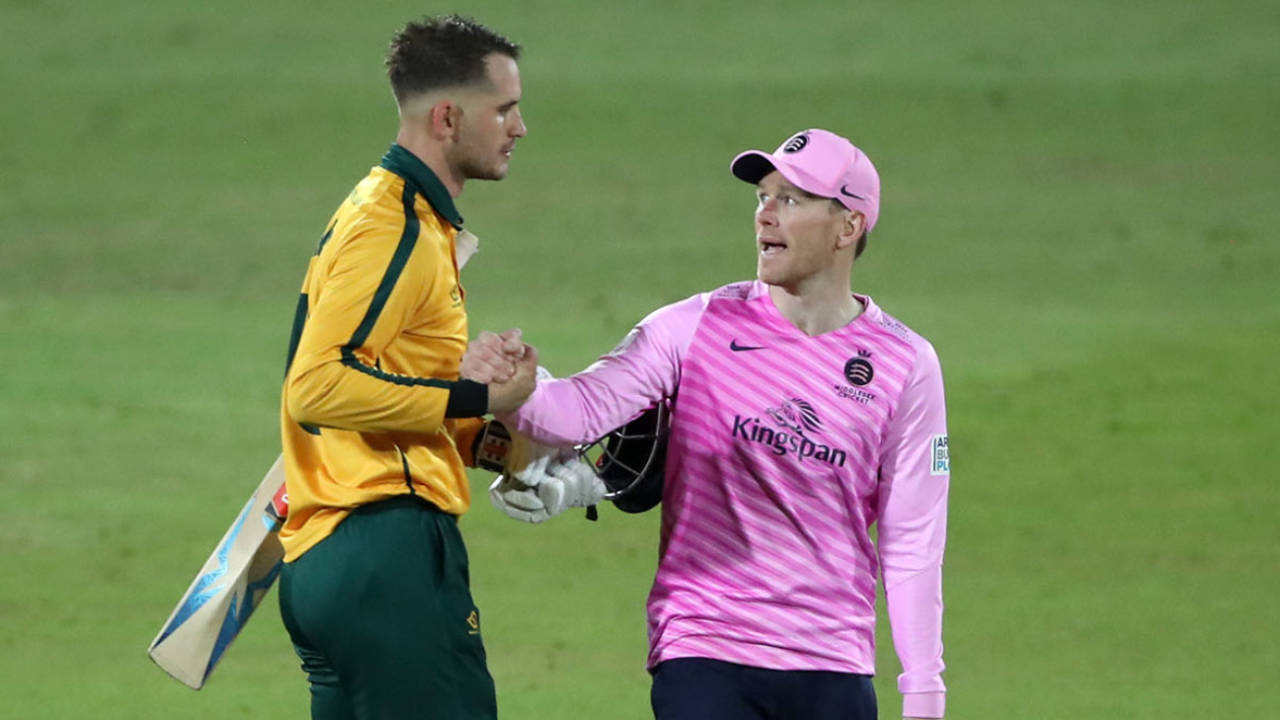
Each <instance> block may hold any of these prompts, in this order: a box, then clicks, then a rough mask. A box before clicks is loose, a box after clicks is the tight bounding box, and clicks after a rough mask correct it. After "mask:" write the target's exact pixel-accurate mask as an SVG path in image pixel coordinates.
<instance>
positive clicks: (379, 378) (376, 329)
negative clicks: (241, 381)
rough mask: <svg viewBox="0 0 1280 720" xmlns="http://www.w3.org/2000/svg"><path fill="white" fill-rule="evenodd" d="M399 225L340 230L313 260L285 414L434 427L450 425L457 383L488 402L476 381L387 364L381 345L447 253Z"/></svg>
mask: <svg viewBox="0 0 1280 720" xmlns="http://www.w3.org/2000/svg"><path fill="white" fill-rule="evenodd" d="M392 230H393V228H387V229H386V230H369V231H366V232H363V233H359V234H357V235H353V236H351V237H349V238H344V239H340V238H336V237H335V238H334V239H333V240H332V241H330V242H331V244H332V245H333V247H331V248H328V249H329V250H331V251H332V255H331V256H330V253H322V254H321V255H319V256H318V257H316V258H314V259H313V263H314V265H313V267H312V269H311V271H310V272H309V273H308V278H307V284H306V287H305V292H307V294H308V296H309V299H308V303H309V312H308V317H307V319H306V323H305V325H304V327H303V330H302V334H301V336H300V337H299V339H298V348H297V351H296V354H295V355H294V359H293V362H292V364H291V365H290V368H289V374H288V377H286V379H285V402H286V405H287V408H288V412H289V415H290V416H291V417H292V418H293V419H294V420H295V421H297V422H299V423H302V424H304V425H311V426H319V427H333V428H340V429H343V430H355V431H361V432H388V431H409V432H421V433H430V432H435V431H437V430H438V429H440V428H441V427H442V426H443V423H444V418H445V410H446V408H447V407H448V406H449V402H450V394H451V392H452V391H454V390H455V388H458V387H459V386H464V387H462V388H460V390H459V394H460V395H467V396H468V397H471V396H473V395H474V394H475V393H476V392H479V393H481V394H482V395H483V396H484V398H485V400H487V388H485V387H484V386H482V385H478V384H476V383H471V382H469V381H461V382H457V381H454V380H452V379H446V378H440V377H417V376H415V375H414V374H412V373H400V374H396V373H391V372H385V371H384V370H383V369H382V363H381V358H382V357H383V355H384V352H385V351H386V349H387V347H388V346H389V345H390V344H391V343H392V342H393V341H395V340H396V338H397V337H398V336H400V334H401V333H402V332H403V331H404V329H405V328H406V327H408V326H409V323H410V321H411V320H412V318H413V316H414V315H415V313H417V312H418V307H419V306H420V305H421V304H422V302H423V299H424V298H425V297H427V295H428V293H429V291H430V285H431V283H432V282H434V281H435V280H436V275H437V272H438V271H439V268H438V267H432V264H433V263H438V262H439V260H440V258H436V257H434V256H433V253H431V252H430V248H429V247H428V246H427V245H428V244H427V243H422V242H416V241H412V240H410V241H407V240H406V239H405V238H404V237H403V236H402V235H401V233H399V232H398V230H397V231H394V232H393V231H392ZM410 370H412V368H410ZM453 377H456V369H455V372H454V374H453ZM472 399H474V398H472ZM455 401H456V398H455ZM483 402H484V401H482V403H481V406H480V412H478V413H476V414H481V413H482V412H483ZM470 404H471V405H474V403H470Z"/></svg>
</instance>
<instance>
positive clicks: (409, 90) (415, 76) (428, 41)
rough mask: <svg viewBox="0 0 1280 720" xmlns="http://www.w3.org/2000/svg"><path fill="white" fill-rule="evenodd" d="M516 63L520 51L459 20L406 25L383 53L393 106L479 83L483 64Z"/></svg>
mask: <svg viewBox="0 0 1280 720" xmlns="http://www.w3.org/2000/svg"><path fill="white" fill-rule="evenodd" d="M493 53H501V54H503V55H506V56H507V57H509V58H511V59H512V60H519V59H520V46H519V45H517V44H515V43H513V42H511V41H510V40H508V39H507V38H505V37H503V36H502V35H499V34H498V33H496V32H494V31H493V30H491V29H489V28H487V27H485V26H484V25H481V24H480V23H478V22H476V21H475V20H472V19H471V18H468V17H463V16H461V15H441V16H438V17H429V18H424V19H423V20H420V21H417V22H411V23H409V24H407V25H405V26H404V28H403V29H401V30H400V32H398V33H396V35H395V37H393V38H391V47H390V48H388V50H387V77H388V78H389V79H390V80H391V91H392V92H393V93H395V96H396V102H397V103H401V104H403V103H404V101H405V100H407V99H408V98H411V97H413V96H415V95H421V94H422V93H426V92H430V91H432V90H436V89H439V88H447V87H458V86H461V85H471V84H474V83H478V82H482V81H484V80H485V78H486V77H487V76H486V75H485V66H484V59H485V58H486V57H488V56H489V55H491V54H493Z"/></svg>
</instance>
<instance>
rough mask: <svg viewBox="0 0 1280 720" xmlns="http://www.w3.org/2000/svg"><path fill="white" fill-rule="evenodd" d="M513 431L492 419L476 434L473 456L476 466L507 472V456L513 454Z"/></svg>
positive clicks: (490, 470) (497, 471)
mask: <svg viewBox="0 0 1280 720" xmlns="http://www.w3.org/2000/svg"><path fill="white" fill-rule="evenodd" d="M511 443H512V440H511V431H510V430H508V429H507V426H506V425H503V424H502V423H500V422H498V421H497V420H490V421H489V422H487V423H485V424H484V428H482V429H481V430H480V432H479V433H477V434H476V440H475V445H474V446H473V447H472V456H473V457H475V459H476V467H478V468H481V469H484V470H488V471H489V472H496V473H501V472H506V469H507V458H508V457H510V455H511Z"/></svg>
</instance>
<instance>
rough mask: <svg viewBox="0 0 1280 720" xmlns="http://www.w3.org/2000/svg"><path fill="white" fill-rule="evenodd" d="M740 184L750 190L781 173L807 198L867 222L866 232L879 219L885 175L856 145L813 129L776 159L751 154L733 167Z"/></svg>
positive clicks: (758, 152) (794, 138) (737, 159)
mask: <svg viewBox="0 0 1280 720" xmlns="http://www.w3.org/2000/svg"><path fill="white" fill-rule="evenodd" d="M729 169H730V170H731V171H732V172H733V174H734V175H736V176H738V178H740V179H742V180H745V181H747V182H749V183H751V184H753V185H754V184H755V183H758V182H760V179H761V178H763V177H764V176H765V175H768V174H769V173H770V172H772V171H774V170H777V171H778V172H780V173H782V177H784V178H786V179H787V181H788V182H790V183H791V184H792V185H795V186H796V187H798V188H800V189H801V190H804V191H805V192H807V193H812V194H814V195H818V196H819V197H826V198H832V199H835V200H839V201H840V203H841V204H842V205H844V206H845V207H847V208H849V209H850V210H857V211H858V212H860V213H862V214H863V215H864V216H865V217H866V218H867V232H871V228H873V227H875V225H876V218H877V217H879V215H880V175H879V173H877V172H876V167H875V165H872V164H871V158H869V157H867V154H866V153H864V152H862V151H861V150H859V149H858V148H857V147H855V146H854V144H853V143H851V142H849V141H848V140H846V139H844V138H842V137H840V136H839V135H836V134H835V133H832V132H827V131H826V130H819V129H817V128H813V129H811V130H804V131H801V132H798V133H796V134H795V135H792V136H791V137H789V138H787V141H786V142H784V143H782V144H781V145H779V146H778V149H777V150H774V151H773V154H769V153H766V152H764V151H763V150H748V151H746V152H744V153H741V154H739V155H738V156H737V157H735V158H734V159H733V162H732V163H730V164H729Z"/></svg>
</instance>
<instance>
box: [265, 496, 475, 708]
mask: <svg viewBox="0 0 1280 720" xmlns="http://www.w3.org/2000/svg"><path fill="white" fill-rule="evenodd" d="M280 614H281V615H282V616H283V618H284V626H285V628H286V629H287V630H288V631H289V637H290V639H292V640H293V646H294V650H296V651H297V653H298V657H300V658H301V659H302V669H303V670H304V671H306V673H307V677H308V680H309V681H310V685H311V717H312V720H417V719H419V718H421V719H424V720H425V719H427V718H430V719H431V720H436V719H437V718H439V719H441V720H464V719H465V720H472V719H473V718H474V719H476V720H479V719H481V718H485V719H491V718H496V717H497V714H498V711H497V701H496V699H495V696H494V689H493V678H492V676H490V675H489V669H488V667H487V666H486V664H485V653H484V644H483V642H482V641H481V638H480V613H479V611H478V610H477V609H476V606H475V603H474V602H473V601H472V599H471V590H470V576H469V572H468V569H467V551H466V548H465V547H464V546H463V544H462V536H461V534H459V532H458V519H457V517H455V516H453V515H449V514H448V513H445V512H442V511H440V510H439V509H437V508H436V507H435V506H434V505H431V504H429V503H427V502H425V501H423V500H420V499H418V498H416V497H411V496H407V495H406V496H404V497H398V498H393V499H391V500H384V501H382V502H378V503H373V504H370V505H365V506H363V507H360V508H358V509H356V510H355V511H354V512H352V513H351V515H350V516H348V517H347V518H346V519H345V520H343V521H342V523H340V524H339V525H338V527H337V528H336V529H335V530H334V532H333V534H332V535H330V536H329V537H327V538H325V539H324V540H322V541H320V542H319V543H318V544H317V545H315V546H314V547H312V548H311V549H310V550H308V551H307V552H305V553H303V555H302V557H299V558H298V559H297V560H294V561H293V562H291V563H285V566H284V569H283V570H282V571H281V574H280Z"/></svg>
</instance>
